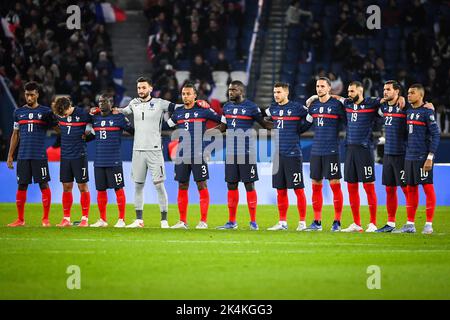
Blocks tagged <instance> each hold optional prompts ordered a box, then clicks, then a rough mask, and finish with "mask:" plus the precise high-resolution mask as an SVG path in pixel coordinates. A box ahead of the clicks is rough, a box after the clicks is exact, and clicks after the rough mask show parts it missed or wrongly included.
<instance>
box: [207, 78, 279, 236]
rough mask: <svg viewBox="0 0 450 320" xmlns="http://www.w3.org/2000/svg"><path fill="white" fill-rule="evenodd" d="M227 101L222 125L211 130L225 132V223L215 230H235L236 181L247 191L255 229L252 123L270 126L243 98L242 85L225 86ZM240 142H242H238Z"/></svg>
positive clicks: (255, 200)
mask: <svg viewBox="0 0 450 320" xmlns="http://www.w3.org/2000/svg"><path fill="white" fill-rule="evenodd" d="M228 98H229V100H230V101H229V102H227V103H226V104H225V105H224V106H223V116H222V123H221V124H220V125H219V126H217V127H216V128H213V129H211V130H214V129H218V130H219V131H221V132H225V131H226V152H227V154H226V161H225V181H226V182H227V188H228V214H229V218H228V222H227V223H225V225H223V226H220V227H218V229H221V230H224V229H237V227H238V225H237V223H236V213H237V207H238V204H239V190H238V184H239V182H243V183H244V186H245V190H246V191H247V205H248V211H249V213H250V230H258V229H259V227H258V224H257V223H256V207H257V195H256V191H255V181H258V168H257V164H256V160H257V159H256V150H255V149H256V148H255V143H256V141H255V139H254V136H253V131H252V127H253V125H254V123H255V122H257V123H259V124H260V125H261V126H262V127H264V128H266V129H271V128H272V123H271V122H269V121H264V119H263V116H262V114H261V110H260V109H259V108H258V106H257V105H256V104H255V103H254V102H252V101H250V100H248V99H246V98H245V85H244V84H243V83H242V82H241V81H239V80H234V81H231V83H230V84H229V86H228ZM242 140H243V141H242Z"/></svg>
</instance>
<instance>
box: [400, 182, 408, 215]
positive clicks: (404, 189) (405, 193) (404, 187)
mask: <svg viewBox="0 0 450 320" xmlns="http://www.w3.org/2000/svg"><path fill="white" fill-rule="evenodd" d="M401 188H402V191H403V194H404V195H405V200H406V205H405V207H406V211H408V186H402V187H401Z"/></svg>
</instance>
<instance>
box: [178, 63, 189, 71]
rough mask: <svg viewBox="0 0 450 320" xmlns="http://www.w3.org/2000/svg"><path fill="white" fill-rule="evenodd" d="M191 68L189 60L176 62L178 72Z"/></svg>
mask: <svg viewBox="0 0 450 320" xmlns="http://www.w3.org/2000/svg"><path fill="white" fill-rule="evenodd" d="M190 68H191V62H190V61H189V60H179V61H178V62H177V69H178V70H184V71H186V70H189V69H190Z"/></svg>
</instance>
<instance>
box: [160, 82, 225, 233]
mask: <svg viewBox="0 0 450 320" xmlns="http://www.w3.org/2000/svg"><path fill="white" fill-rule="evenodd" d="M181 97H182V99H183V103H184V106H183V107H181V108H176V109H175V110H174V111H173V114H172V116H171V117H170V119H169V120H168V121H167V124H168V126H169V127H171V128H173V127H177V129H178V130H177V131H176V133H177V134H178V135H179V140H178V142H179V144H178V152H177V158H176V160H175V180H176V181H178V186H179V188H178V210H179V213H180V221H178V222H177V223H176V224H175V225H173V226H172V227H171V228H172V229H187V228H188V225H187V207H188V203H189V198H188V189H189V179H190V176H191V172H192V175H193V176H194V181H195V182H196V184H197V189H198V192H199V195H200V214H201V218H200V222H199V223H198V225H197V226H196V229H207V228H208V224H207V219H208V208H209V191H208V186H207V182H206V181H207V180H208V179H209V173H208V164H207V163H206V161H205V159H204V157H203V149H204V147H205V144H204V142H203V136H204V133H205V131H206V121H207V120H212V121H215V122H220V116H219V115H218V114H217V113H216V112H215V111H214V110H213V109H211V108H204V107H202V106H200V105H199V104H198V101H197V89H196V88H195V85H193V84H191V83H187V84H185V85H184V86H183V88H182V90H181ZM199 133H201V135H199ZM181 151H182V152H181Z"/></svg>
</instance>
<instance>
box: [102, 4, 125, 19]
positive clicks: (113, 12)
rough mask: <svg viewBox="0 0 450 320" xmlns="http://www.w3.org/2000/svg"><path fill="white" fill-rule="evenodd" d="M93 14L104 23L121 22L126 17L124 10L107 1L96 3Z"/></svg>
mask: <svg viewBox="0 0 450 320" xmlns="http://www.w3.org/2000/svg"><path fill="white" fill-rule="evenodd" d="M95 14H96V16H97V21H101V22H106V23H114V22H122V21H125V20H126V19H127V15H126V13H125V11H123V10H122V9H120V8H118V7H117V6H115V5H112V4H111V3H108V2H102V3H97V4H96V5H95Z"/></svg>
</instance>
